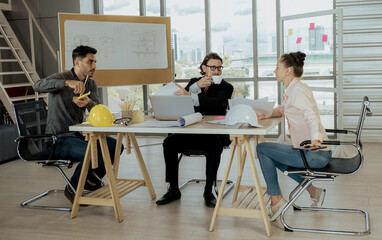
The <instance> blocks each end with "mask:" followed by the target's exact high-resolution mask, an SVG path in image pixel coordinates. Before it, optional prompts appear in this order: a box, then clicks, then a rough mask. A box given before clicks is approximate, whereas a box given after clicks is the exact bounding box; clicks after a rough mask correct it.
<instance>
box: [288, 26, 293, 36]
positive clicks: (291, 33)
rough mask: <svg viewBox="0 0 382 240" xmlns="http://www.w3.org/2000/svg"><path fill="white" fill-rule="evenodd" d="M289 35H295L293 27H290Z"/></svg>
mask: <svg viewBox="0 0 382 240" xmlns="http://www.w3.org/2000/svg"><path fill="white" fill-rule="evenodd" d="M288 35H289V36H290V35H293V28H289V29H288Z"/></svg>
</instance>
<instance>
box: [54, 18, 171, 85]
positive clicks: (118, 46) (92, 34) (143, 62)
mask: <svg viewBox="0 0 382 240" xmlns="http://www.w3.org/2000/svg"><path fill="white" fill-rule="evenodd" d="M58 19H59V29H60V31H59V33H60V50H61V66H62V69H63V70H64V71H69V70H70V69H71V68H72V67H73V59H72V51H73V49H75V48H76V47H77V46H79V45H87V46H90V47H93V48H95V49H97V54H96V59H97V70H96V72H95V75H94V77H93V79H94V80H95V81H96V82H97V85H98V86H120V85H138V84H159V83H169V82H171V81H172V79H173V73H172V71H173V69H172V64H171V27H170V18H169V17H136V16H115V15H96V14H65V13H59V14H58Z"/></svg>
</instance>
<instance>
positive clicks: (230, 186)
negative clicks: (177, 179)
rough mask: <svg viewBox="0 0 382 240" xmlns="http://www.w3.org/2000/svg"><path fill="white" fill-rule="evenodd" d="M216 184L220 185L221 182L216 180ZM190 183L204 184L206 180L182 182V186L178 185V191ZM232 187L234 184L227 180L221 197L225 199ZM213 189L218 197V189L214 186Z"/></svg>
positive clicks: (195, 179)
mask: <svg viewBox="0 0 382 240" xmlns="http://www.w3.org/2000/svg"><path fill="white" fill-rule="evenodd" d="M217 182H218V183H219V184H221V183H222V180H217ZM191 183H206V179H197V178H194V179H190V180H188V181H186V182H184V183H183V184H182V185H180V187H179V189H183V188H185V187H186V186H187V185H188V184H191ZM234 186H235V183H234V182H233V181H232V180H227V187H226V189H225V191H224V194H223V197H225V195H227V194H228V193H229V192H230V191H231V190H232V189H233V187H234ZM214 189H215V193H216V196H218V195H219V190H218V187H217V186H216V184H215V186H214Z"/></svg>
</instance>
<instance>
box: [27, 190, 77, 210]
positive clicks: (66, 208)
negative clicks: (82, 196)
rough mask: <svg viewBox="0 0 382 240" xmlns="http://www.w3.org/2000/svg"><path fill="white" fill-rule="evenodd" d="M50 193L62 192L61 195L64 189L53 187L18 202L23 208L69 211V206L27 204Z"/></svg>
mask: <svg viewBox="0 0 382 240" xmlns="http://www.w3.org/2000/svg"><path fill="white" fill-rule="evenodd" d="M51 193H62V196H64V190H60V189H54V190H48V191H45V192H43V193H41V194H39V195H36V196H34V197H32V198H30V199H28V200H26V201H24V202H22V203H21V204H20V206H21V207H23V208H33V209H44V210H58V211H71V210H72V208H71V207H57V206H43V205H29V204H30V203H32V202H34V201H37V200H39V199H41V198H43V197H46V196H48V195H49V194H51Z"/></svg>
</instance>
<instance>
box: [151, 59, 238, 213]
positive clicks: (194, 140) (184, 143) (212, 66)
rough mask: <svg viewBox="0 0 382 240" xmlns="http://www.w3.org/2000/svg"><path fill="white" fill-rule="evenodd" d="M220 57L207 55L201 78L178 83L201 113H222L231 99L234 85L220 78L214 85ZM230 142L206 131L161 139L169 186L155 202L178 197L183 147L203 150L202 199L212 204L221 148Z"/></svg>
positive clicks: (179, 195)
mask: <svg viewBox="0 0 382 240" xmlns="http://www.w3.org/2000/svg"><path fill="white" fill-rule="evenodd" d="M222 65H223V60H222V58H221V57H220V56H219V55H218V54H216V53H209V54H207V55H206V56H205V57H204V59H203V61H202V63H201V65H200V70H201V71H200V73H201V75H202V77H199V78H192V79H191V80H190V82H189V83H188V84H187V86H186V87H185V88H183V87H181V86H180V85H178V87H179V90H178V91H177V92H176V94H177V95H191V97H192V100H193V103H194V107H195V112H200V113H201V114H202V115H225V114H226V110H227V107H228V99H230V98H231V95H232V92H233V86H232V85H231V84H229V83H228V82H226V81H225V80H222V81H221V82H220V83H219V84H214V83H213V81H212V78H213V76H220V75H221V73H222V69H223V66H222ZM229 144H230V140H229V136H228V135H207V134H173V135H170V136H168V137H167V138H166V139H165V140H164V142H163V153H164V158H165V163H166V182H168V183H169V184H170V187H169V189H168V191H167V193H166V194H164V195H163V197H162V198H161V199H159V200H158V201H157V202H156V203H157V204H158V205H165V204H168V203H170V202H173V201H175V200H178V199H180V198H181V193H180V191H179V184H178V175H179V160H178V154H179V153H182V152H184V151H185V150H202V151H203V152H205V154H206V185H205V188H204V194H203V197H204V202H205V205H206V206H207V207H215V204H216V198H215V196H214V195H213V194H212V186H213V183H214V181H215V180H216V174H217V171H218V168H219V164H220V156H221V153H222V152H223V148H224V147H225V146H228V145H229Z"/></svg>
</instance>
